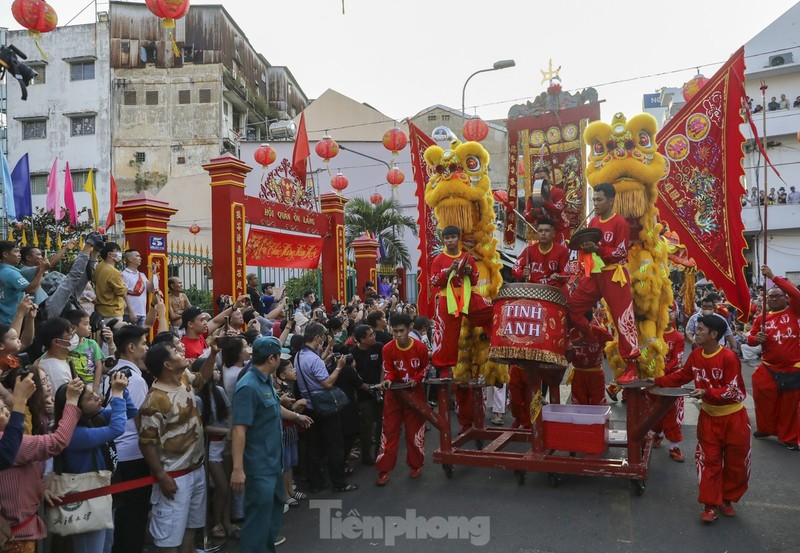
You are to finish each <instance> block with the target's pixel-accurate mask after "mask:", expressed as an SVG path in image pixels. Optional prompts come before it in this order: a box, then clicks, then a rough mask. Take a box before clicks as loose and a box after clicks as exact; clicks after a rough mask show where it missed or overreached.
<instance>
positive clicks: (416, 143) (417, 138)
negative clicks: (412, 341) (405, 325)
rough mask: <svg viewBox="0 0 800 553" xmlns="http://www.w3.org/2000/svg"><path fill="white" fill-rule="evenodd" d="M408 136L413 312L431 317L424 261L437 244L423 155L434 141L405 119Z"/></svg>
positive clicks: (431, 295) (431, 297)
mask: <svg viewBox="0 0 800 553" xmlns="http://www.w3.org/2000/svg"><path fill="white" fill-rule="evenodd" d="M408 136H409V142H410V145H411V166H412V168H413V170H414V184H415V185H416V187H417V190H416V196H417V208H418V210H419V217H418V218H417V226H418V227H419V253H420V255H419V261H418V262H417V267H418V271H417V284H418V285H419V288H418V290H419V293H418V294H417V311H418V312H419V314H420V315H422V316H423V317H433V314H434V309H435V305H434V299H435V296H436V291H435V290H431V279H430V273H429V271H428V269H429V267H428V263H430V260H431V259H433V258H434V256H435V255H436V254H437V253H438V251H437V250H438V249H440V247H441V244H439V240H438V239H437V238H436V217H435V216H434V215H433V210H432V209H431V208H430V207H428V204H426V203H425V185H426V184H427V181H428V171H427V169H426V168H425V158H424V157H423V156H424V154H425V150H427V149H428V146H433V145H434V144H435V142H434V141H433V140H432V139H431V138H430V137H429V136H427V135H426V134H425V133H424V132H422V131H421V130H420V128H419V127H417V126H416V125H415V124H414V123H412V122H411V121H409V122H408Z"/></svg>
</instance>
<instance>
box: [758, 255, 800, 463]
mask: <svg viewBox="0 0 800 553" xmlns="http://www.w3.org/2000/svg"><path fill="white" fill-rule="evenodd" d="M761 274H763V275H764V276H765V277H767V278H769V279H771V280H772V281H773V282H774V283H775V288H772V289H770V290H769V291H768V292H767V310H768V313H767V314H766V323H765V321H764V319H765V317H764V315H759V316H758V317H756V318H755V320H754V321H753V327H752V328H751V329H750V334H749V335H748V337H747V343H748V344H749V345H751V346H755V345H758V344H761V348H762V354H761V361H762V362H761V365H759V366H758V368H757V369H756V370H755V372H754V373H753V381H752V382H753V402H754V403H755V406H756V431H755V432H754V433H753V436H755V437H756V438H765V437H767V436H771V435H777V436H778V439H779V440H780V441H781V442H783V444H784V445H785V446H786V447H787V448H788V449H791V450H794V451H797V450H798V449H800V448H798V444H797V441H798V440H797V437H798V420H800V419H799V417H800V414H798V406H799V405H800V291H798V290H797V288H795V286H794V285H793V284H792V283H791V282H789V281H788V280H786V279H785V278H781V277H776V276H775V275H774V274H773V273H772V270H771V269H770V268H769V267H767V266H766V265H762V266H761Z"/></svg>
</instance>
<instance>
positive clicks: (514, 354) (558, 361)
mask: <svg viewBox="0 0 800 553" xmlns="http://www.w3.org/2000/svg"><path fill="white" fill-rule="evenodd" d="M489 359H491V360H492V361H496V362H498V363H508V364H510V365H513V364H515V363H518V362H519V361H537V362H539V363H549V364H552V365H559V366H560V367H566V366H567V358H566V357H564V356H563V355H558V354H557V353H553V352H551V351H545V350H541V349H531V348H516V347H512V346H492V347H490V348H489Z"/></svg>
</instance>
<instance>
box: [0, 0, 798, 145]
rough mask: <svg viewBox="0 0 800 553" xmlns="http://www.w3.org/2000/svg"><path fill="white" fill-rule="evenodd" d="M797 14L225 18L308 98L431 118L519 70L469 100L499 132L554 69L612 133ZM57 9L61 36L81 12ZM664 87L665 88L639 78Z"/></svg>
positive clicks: (681, 0)
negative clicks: (648, 98)
mask: <svg viewBox="0 0 800 553" xmlns="http://www.w3.org/2000/svg"><path fill="white" fill-rule="evenodd" d="M796 1H797V0H749V1H742V0H671V1H670V2H646V1H641V0H639V1H634V0H605V1H604V2H596V1H595V2H589V1H585V0H578V1H573V2H564V1H559V0H555V1H552V2H544V1H541V0H517V1H509V0H492V1H486V0H484V1H477V0H458V1H455V2H442V1H438V0H424V1H423V0H395V1H392V2H390V1H387V0H344V4H345V14H344V15H342V0H269V1H257V0H228V1H227V2H224V3H223V5H224V6H225V8H226V9H227V10H228V12H229V13H230V14H231V16H232V17H233V19H234V20H235V21H236V22H237V23H238V25H239V26H240V27H241V28H242V30H243V31H244V32H245V34H246V35H247V37H248V38H249V40H250V42H251V43H252V44H253V46H254V47H255V48H256V50H258V51H259V52H261V53H262V54H263V55H264V56H265V57H266V59H267V60H268V61H269V62H270V63H271V64H273V65H286V66H288V67H289V69H290V70H291V71H292V73H293V74H294V76H295V78H296V79H297V80H298V82H299V83H300V86H301V87H302V88H303V90H304V92H305V93H306V95H307V96H308V97H309V98H315V97H317V96H319V95H320V94H321V93H322V92H324V91H325V90H326V89H327V88H333V89H335V90H337V91H339V92H341V93H343V94H345V95H347V96H350V97H352V98H353V99H355V100H358V101H360V102H366V103H368V104H370V105H372V106H373V107H375V108H376V109H378V110H380V111H381V112H383V113H385V114H387V115H389V116H390V117H393V118H396V119H398V120H399V119H402V118H404V117H408V116H411V115H414V114H415V113H417V112H418V111H420V110H422V109H424V108H425V107H428V106H430V105H432V104H445V105H448V106H451V107H454V108H460V105H461V89H462V86H463V85H464V81H465V80H466V79H467V77H468V76H469V75H470V74H471V73H473V72H474V71H477V70H479V69H482V68H486V67H491V65H492V64H493V63H494V62H495V61H497V60H501V59H507V58H513V59H514V60H515V61H516V67H514V68H512V69H505V70H502V71H496V72H492V73H486V74H482V75H478V76H476V77H475V78H473V79H472V81H470V84H469V85H468V87H467V91H466V105H467V112H468V113H475V112H477V113H478V114H479V115H481V116H482V117H484V118H503V117H506V116H507V114H508V109H509V107H511V106H512V105H513V104H514V103H521V102H522V101H524V100H525V99H529V98H532V97H535V96H537V95H538V94H539V93H540V92H542V91H543V90H544V88H545V86H546V85H542V84H541V74H540V69H545V68H546V67H547V64H548V59H549V58H552V60H553V65H554V66H555V67H558V66H559V65H560V66H561V72H560V74H561V78H562V83H563V86H564V88H565V89H567V90H574V89H582V88H585V87H587V86H594V87H595V88H597V90H598V92H599V95H600V98H601V99H604V100H605V101H606V103H605V105H604V106H603V112H602V117H603V119H604V120H608V119H610V118H611V116H612V115H613V113H615V112H617V111H623V112H625V113H626V114H627V115H628V116H630V115H631V114H634V113H638V112H639V111H641V100H642V95H643V94H645V93H648V92H654V91H655V90H656V89H657V88H660V87H662V86H681V85H682V84H683V83H684V82H686V81H687V80H689V79H690V78H691V77H692V76H693V75H694V74H695V72H696V71H695V67H697V66H701V67H700V70H701V72H702V73H704V74H705V75H706V76H711V74H713V73H714V71H715V70H716V69H717V68H718V67H719V64H720V63H721V62H724V61H725V60H726V59H727V58H728V57H729V56H730V55H731V54H732V53H733V52H734V51H735V50H736V49H737V48H738V47H739V46H741V45H743V44H744V43H746V42H747V41H748V40H749V39H750V38H751V37H752V36H754V35H755V34H757V33H758V32H759V31H761V30H762V29H763V28H764V27H765V26H767V25H768V24H769V23H771V22H772V21H773V20H775V19H776V18H778V17H779V16H780V15H781V14H783V13H784V12H785V11H786V10H787V9H789V7H791V6H792V5H793V4H794V3H795V2H796ZM192 3H193V4H194V5H196V4H219V3H220V2H211V1H206V0H193V2H192ZM2 4H4V5H5V6H6V11H5V13H4V14H3V17H2V18H1V19H0V21H2V25H6V26H10V27H11V28H19V26H18V24H17V23H16V21H14V20H13V18H12V17H11V14H10V8H9V7H8V6H10V0H3V2H2ZM52 5H53V6H54V8H55V9H56V11H57V12H58V16H59V24H61V25H63V24H65V23H67V22H68V21H69V20H70V19H72V18H73V17H74V16H75V15H76V14H77V13H78V12H79V11H80V10H81V9H82V8H84V7H85V6H86V5H87V1H86V0H58V1H55V0H54V1H53V2H52ZM98 9H99V10H101V11H102V10H107V9H108V4H107V3H106V4H103V3H102V2H101V3H99V4H98ZM93 12H94V5H91V6H90V7H89V8H88V9H87V10H86V11H85V12H84V13H83V14H81V15H80V16H78V17H77V18H76V19H75V20H74V22H73V24H75V23H88V22H91V21H93V18H94V15H93ZM703 66H705V67H703ZM659 73H669V74H664V75H660V76H655V77H646V76H647V75H654V74H659ZM628 79H634V80H630V81H628V82H624V83H619V84H606V83H612V82H615V81H620V80H628ZM309 130H312V129H309Z"/></svg>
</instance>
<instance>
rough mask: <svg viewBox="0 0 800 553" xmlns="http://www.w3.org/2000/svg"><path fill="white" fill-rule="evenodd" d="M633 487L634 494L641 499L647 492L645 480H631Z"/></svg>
mask: <svg viewBox="0 0 800 553" xmlns="http://www.w3.org/2000/svg"><path fill="white" fill-rule="evenodd" d="M631 485H632V486H633V492H634V493H635V494H636V495H637V496H638V497H641V496H642V495H644V492H645V483H644V480H631Z"/></svg>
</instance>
